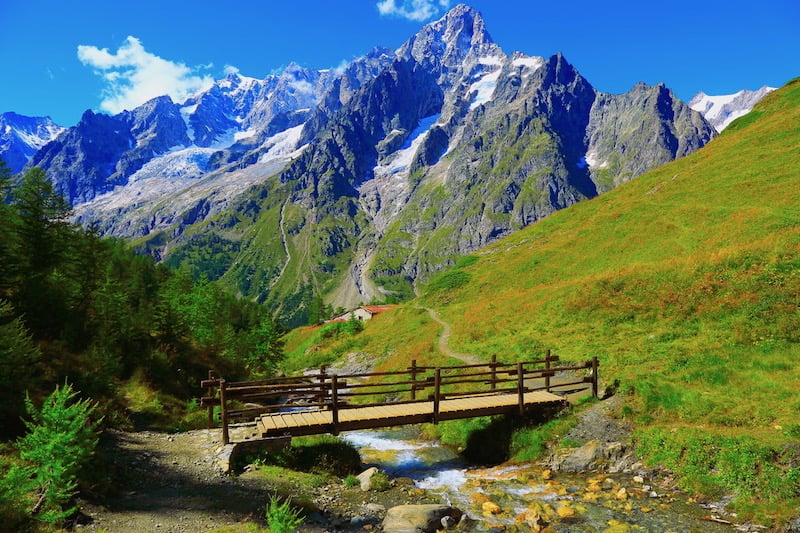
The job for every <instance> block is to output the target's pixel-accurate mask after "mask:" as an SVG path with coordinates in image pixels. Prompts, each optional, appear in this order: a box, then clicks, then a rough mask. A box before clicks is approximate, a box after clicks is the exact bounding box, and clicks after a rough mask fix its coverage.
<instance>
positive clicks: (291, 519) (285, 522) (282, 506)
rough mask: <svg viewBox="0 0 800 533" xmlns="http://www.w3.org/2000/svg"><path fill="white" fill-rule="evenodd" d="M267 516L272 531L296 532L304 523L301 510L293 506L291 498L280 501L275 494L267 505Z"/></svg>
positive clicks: (276, 532) (274, 532)
mask: <svg viewBox="0 0 800 533" xmlns="http://www.w3.org/2000/svg"><path fill="white" fill-rule="evenodd" d="M266 518H267V525H268V526H269V530H270V531H272V533H294V531H297V528H298V527H299V526H300V524H302V523H303V519H302V518H301V517H300V511H299V510H298V509H293V508H292V505H291V498H288V499H286V500H284V502H283V503H280V502H279V501H278V498H277V497H275V496H273V497H272V498H271V499H270V501H269V506H268V507H267V512H266Z"/></svg>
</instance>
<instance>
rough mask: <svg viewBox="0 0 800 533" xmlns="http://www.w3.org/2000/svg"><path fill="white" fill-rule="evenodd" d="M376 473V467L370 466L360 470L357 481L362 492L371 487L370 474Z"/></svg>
mask: <svg viewBox="0 0 800 533" xmlns="http://www.w3.org/2000/svg"><path fill="white" fill-rule="evenodd" d="M377 473H378V469H377V468H376V467H374V466H373V467H370V468H367V469H366V470H364V471H363V472H361V473H360V474H359V475H358V476H356V477H357V478H358V481H360V482H361V490H363V491H364V492H367V491H369V490H370V489H371V488H372V476H374V475H375V474H377Z"/></svg>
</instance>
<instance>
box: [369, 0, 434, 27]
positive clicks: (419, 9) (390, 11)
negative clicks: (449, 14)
mask: <svg viewBox="0 0 800 533" xmlns="http://www.w3.org/2000/svg"><path fill="white" fill-rule="evenodd" d="M377 7H378V12H379V13H380V14H381V15H388V16H395V17H402V18H406V19H408V20H414V21H417V22H423V21H425V20H428V19H429V18H431V17H434V16H436V15H438V14H439V13H441V12H442V11H444V10H446V9H447V8H449V7H450V0H382V1H380V2H378V3H377Z"/></svg>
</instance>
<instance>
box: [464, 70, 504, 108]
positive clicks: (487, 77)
mask: <svg viewBox="0 0 800 533" xmlns="http://www.w3.org/2000/svg"><path fill="white" fill-rule="evenodd" d="M500 72H501V69H499V68H498V69H495V70H494V71H493V72H489V73H488V74H484V75H483V76H481V77H480V78H478V80H477V81H476V82H474V83H473V84H472V85H470V86H469V89H468V91H467V93H468V94H472V93H475V96H474V97H473V98H472V102H470V105H469V108H470V109H475V108H476V107H478V106H479V105H482V104H485V103H487V102H490V101H491V100H492V96H493V95H494V89H495V87H497V80H498V79H499V78H500Z"/></svg>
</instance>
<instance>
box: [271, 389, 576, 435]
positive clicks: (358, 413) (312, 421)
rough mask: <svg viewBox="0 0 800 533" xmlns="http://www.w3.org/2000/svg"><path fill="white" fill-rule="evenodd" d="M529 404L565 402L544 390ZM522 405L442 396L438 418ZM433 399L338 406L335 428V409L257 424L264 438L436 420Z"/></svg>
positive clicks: (528, 398) (508, 399)
mask: <svg viewBox="0 0 800 533" xmlns="http://www.w3.org/2000/svg"><path fill="white" fill-rule="evenodd" d="M523 400H524V404H525V406H526V408H527V407H530V406H535V405H547V404H557V403H564V402H565V400H564V398H562V397H561V396H557V395H555V394H551V393H549V392H545V391H535V392H527V393H525V395H524V397H523ZM518 408H519V396H518V395H517V394H486V395H482V396H471V397H462V398H451V399H443V400H441V401H440V402H439V414H438V419H439V420H454V419H457V418H468V417H473V416H481V415H488V414H500V413H509V412H515V410H516V409H518ZM433 411H434V406H433V402H432V401H430V400H423V401H419V402H414V403H403V404H384V405H380V406H368V407H357V406H356V407H348V408H345V409H339V411H338V418H339V422H338V424H337V425H336V427H335V428H334V427H333V412H332V411H326V410H307V411H303V410H298V411H291V412H282V413H273V414H266V415H261V416H260V417H258V424H257V427H258V429H259V431H260V432H261V436H262V437H263V438H266V437H272V436H280V435H294V436H299V435H312V434H319V433H329V432H334V431H348V430H352V429H367V428H379V427H387V426H393V425H402V424H416V423H422V422H431V421H433Z"/></svg>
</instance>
